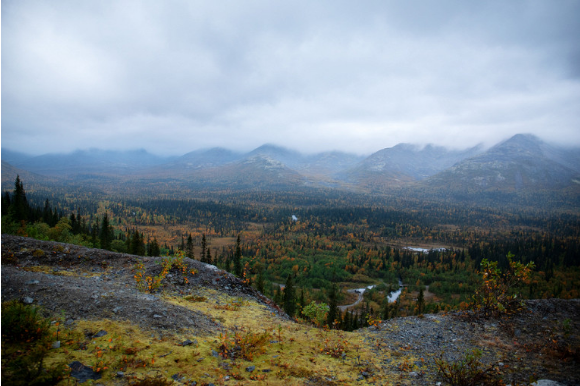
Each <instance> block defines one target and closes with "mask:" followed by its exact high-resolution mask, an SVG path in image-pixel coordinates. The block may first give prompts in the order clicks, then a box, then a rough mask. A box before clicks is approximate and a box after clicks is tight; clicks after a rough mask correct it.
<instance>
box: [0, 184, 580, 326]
mask: <svg viewBox="0 0 580 386" xmlns="http://www.w3.org/2000/svg"><path fill="white" fill-rule="evenodd" d="M2 232H3V233H13V234H18V235H23V236H29V237H35V238H39V239H46V240H49V239H50V240H55V241H61V242H67V243H74V244H81V245H85V246H89V247H95V248H103V249H108V250H112V251H117V252H121V253H131V254H136V255H142V256H147V255H150V256H164V255H175V254H177V253H184V254H185V255H187V256H188V257H192V258H195V259H198V260H202V261H204V262H208V263H210V264H213V265H216V266H217V267H219V268H222V269H225V270H227V271H230V272H233V273H235V274H237V275H238V276H239V277H241V278H242V279H244V280H246V282H247V283H248V284H250V285H253V286H255V287H256V288H257V289H259V290H260V291H262V292H263V293H264V294H265V295H266V296H268V297H270V298H272V299H273V300H274V301H276V302H277V303H278V304H280V305H281V306H284V302H292V307H290V309H291V312H292V313H295V316H301V315H302V312H303V310H304V309H305V308H306V306H307V305H309V304H311V303H312V302H315V303H316V304H322V303H324V304H329V305H330V310H331V311H330V314H331V315H333V316H334V318H333V319H332V320H334V321H335V322H334V323H335V325H336V327H337V328H343V329H349V330H350V329H355V328H358V327H361V326H365V325H368V323H372V321H373V320H377V319H385V318H389V317H393V316H397V315H398V316H404V315H414V314H421V313H436V312H442V311H446V310H453V309H459V308H461V307H466V306H467V305H468V304H469V302H470V301H471V299H472V296H473V293H474V290H475V288H477V287H478V286H479V285H480V280H481V278H480V275H479V274H478V272H479V270H480V269H481V262H482V260H483V259H487V260H490V261H497V262H498V266H499V267H500V268H501V269H503V270H506V272H507V271H509V263H508V258H507V256H508V255H512V254H513V259H514V260H517V261H520V262H522V263H529V262H534V265H535V269H534V271H533V273H532V276H531V280H529V282H528V283H526V284H525V288H520V289H519V290H520V291H521V294H522V295H523V296H524V297H526V298H551V297H558V298H564V299H569V298H577V297H578V296H579V293H578V288H580V221H579V217H578V215H577V214H574V213H570V212H567V211H560V212H545V211H542V210H541V209H537V208H536V209H534V208H525V207H519V208H513V207H512V208H498V207H493V208H492V207H483V206H477V205H453V204H451V203H445V202H442V201H426V200H420V199H416V198H415V199H413V198H401V197H396V198H394V197H377V196H369V195H362V194H357V193H353V192H340V191H336V190H333V191H324V190H320V189H319V190H308V189H303V190H301V189H296V190H294V191H276V190H271V191H257V190H246V191H236V192H233V191H227V190H223V191H217V190H213V191H211V190H206V191H203V190H199V189H197V190H193V189H192V190H190V191H187V192H182V194H172V195H167V194H166V195H161V194H149V193H148V192H146V191H136V192H134V193H132V194H120V193H118V192H117V193H103V192H100V193H95V192H94V191H91V190H88V189H82V188H75V187H70V186H68V187H66V186H61V187H51V188H50V189H48V188H34V189H30V190H27V187H26V181H21V180H20V179H19V178H18V179H17V180H16V183H15V186H14V190H10V191H6V192H5V193H4V194H3V196H2ZM508 273H509V272H508ZM401 284H402V287H400V286H401ZM289 286H290V287H291V290H292V291H293V296H292V298H291V300H288V299H289V298H288V294H287V292H288V288H289ZM360 288H367V289H366V290H365V291H364V293H363V294H360V295H361V297H362V299H358V297H359V293H358V292H361V291H358V292H356V291H354V290H355V289H360ZM399 289H401V294H400V296H399V297H398V298H397V300H396V301H395V302H389V301H388V298H389V295H390V294H392V293H394V292H395V291H397V290H399ZM285 292H286V294H285ZM358 300H362V301H360V302H359V301H358ZM354 303H356V305H354V306H352V307H342V308H340V307H339V306H341V305H342V306H345V305H350V304H354ZM287 307H288V305H286V307H285V308H287ZM341 310H342V311H345V310H348V311H349V312H341Z"/></svg>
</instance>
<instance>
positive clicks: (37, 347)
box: [2, 301, 66, 386]
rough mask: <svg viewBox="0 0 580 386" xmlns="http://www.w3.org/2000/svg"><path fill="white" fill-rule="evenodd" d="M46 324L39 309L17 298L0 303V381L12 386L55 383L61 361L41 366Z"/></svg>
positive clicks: (47, 333)
mask: <svg viewBox="0 0 580 386" xmlns="http://www.w3.org/2000/svg"><path fill="white" fill-rule="evenodd" d="M49 327H50V323H49V321H48V320H47V319H44V318H43V317H42V316H41V315H40V312H39V309H38V308H37V307H34V306H27V305H24V304H22V303H20V302H18V301H11V302H6V303H3V304H2V382H3V383H5V384H6V385H14V386H29V385H35V386H40V385H43V386H49V385H56V384H57V383H59V382H60V381H61V380H62V379H63V377H64V375H65V374H66V371H65V368H66V367H65V366H66V365H65V364H64V363H61V364H57V365H55V366H54V367H51V368H45V367H44V358H45V357H46V355H47V354H48V351H49V350H50V330H49Z"/></svg>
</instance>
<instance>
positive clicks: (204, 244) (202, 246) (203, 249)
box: [199, 233, 207, 263]
mask: <svg viewBox="0 0 580 386" xmlns="http://www.w3.org/2000/svg"><path fill="white" fill-rule="evenodd" d="M206 248H207V240H206V238H205V233H204V234H203V235H201V254H200V255H199V259H200V260H201V261H202V262H204V263H206V261H205V249H206Z"/></svg>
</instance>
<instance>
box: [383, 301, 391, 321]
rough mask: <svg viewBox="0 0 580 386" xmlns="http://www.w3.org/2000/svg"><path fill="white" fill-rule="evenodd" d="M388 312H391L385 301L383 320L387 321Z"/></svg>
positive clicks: (387, 302)
mask: <svg viewBox="0 0 580 386" xmlns="http://www.w3.org/2000/svg"><path fill="white" fill-rule="evenodd" d="M390 310H391V306H390V305H389V300H388V299H387V301H386V302H385V306H384V307H383V315H382V317H383V320H387V319H389V317H390V315H389V313H390Z"/></svg>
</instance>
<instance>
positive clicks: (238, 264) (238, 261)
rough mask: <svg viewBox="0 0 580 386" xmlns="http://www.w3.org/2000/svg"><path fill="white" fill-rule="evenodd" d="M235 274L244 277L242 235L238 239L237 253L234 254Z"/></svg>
mask: <svg viewBox="0 0 580 386" xmlns="http://www.w3.org/2000/svg"><path fill="white" fill-rule="evenodd" d="M234 274H235V275H236V276H237V277H242V247H241V246H240V235H238V240H237V241H236V254H235V255H234Z"/></svg>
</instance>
